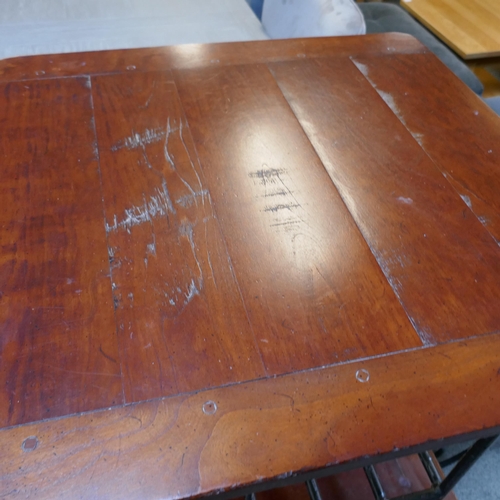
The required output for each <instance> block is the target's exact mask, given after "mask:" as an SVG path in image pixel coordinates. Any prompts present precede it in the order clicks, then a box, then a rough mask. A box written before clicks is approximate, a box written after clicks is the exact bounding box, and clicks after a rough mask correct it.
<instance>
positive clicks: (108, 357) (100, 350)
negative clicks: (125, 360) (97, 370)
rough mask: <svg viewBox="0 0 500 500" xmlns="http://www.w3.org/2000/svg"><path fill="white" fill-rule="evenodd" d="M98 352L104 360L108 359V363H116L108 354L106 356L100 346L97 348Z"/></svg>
mask: <svg viewBox="0 0 500 500" xmlns="http://www.w3.org/2000/svg"><path fill="white" fill-rule="evenodd" d="M99 352H100V353H101V354H102V355H103V356H104V357H105V358H106V359H109V360H110V361H112V362H113V363H116V359H114V358H112V357H111V356H110V355H109V354H106V353H105V352H104V351H103V350H102V346H99Z"/></svg>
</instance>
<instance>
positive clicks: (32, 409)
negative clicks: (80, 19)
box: [0, 34, 500, 500]
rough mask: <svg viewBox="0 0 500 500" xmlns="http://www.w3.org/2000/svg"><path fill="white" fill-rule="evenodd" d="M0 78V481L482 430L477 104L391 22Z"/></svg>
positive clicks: (171, 475)
mask: <svg viewBox="0 0 500 500" xmlns="http://www.w3.org/2000/svg"><path fill="white" fill-rule="evenodd" d="M0 82H1V83H0V85H1V92H0V110H1V111H0V116H1V119H0V158H1V166H2V168H1V170H0V193H1V200H2V211H1V215H0V217H1V219H0V220H1V223H0V238H1V239H0V251H1V253H0V290H1V292H0V346H1V365H0V382H1V383H0V387H1V392H0V424H1V428H2V430H0V447H1V449H2V461H1V463H0V496H1V497H2V498H18V497H19V498H20V497H23V498H24V497H25V496H30V495H31V496H36V498H47V499H54V498H59V497H64V498H89V499H90V498H120V499H141V500H144V499H156V498H181V497H186V496H196V495H203V494H207V493H213V492H220V491H224V490H225V491H231V490H234V489H236V488H238V487H242V486H248V485H254V484H256V483H261V482H265V481H266V480H272V479H279V478H282V477H287V476H289V475H292V474H295V473H297V472H299V471H301V472H304V471H314V470H317V469H319V468H323V467H337V468H342V467H344V468H348V467H353V466H355V465H360V464H361V465H362V464H363V463H365V462H366V461H368V460H369V461H373V460H379V459H380V458H384V457H387V456H397V455H398V454H405V453H409V452H410V451H414V450H418V449H422V448H426V447H430V446H432V445H433V444H436V441H438V440H443V439H444V440H445V441H451V440H454V439H462V438H464V437H467V436H468V437H471V436H484V435H489V434H492V433H495V432H498V430H499V428H500V427H499V426H500V404H499V402H500V396H499V395H500V334H499V330H500V307H499V300H500V247H499V241H500V196H498V194H499V192H500V168H499V165H500V147H499V144H500V120H499V119H498V117H497V116H496V115H495V114H494V113H493V112H492V111H491V110H490V109H489V108H488V107H487V106H486V105H485V104H483V102H482V101H481V100H480V99H479V98H478V97H477V96H476V95H475V94H473V93H472V92H471V91H470V90H469V89H467V88H466V87H465V85H463V84H462V83H461V82H460V81H459V80H458V79H457V78H456V77H455V76H454V75H453V74H452V73H451V72H449V71H448V70H447V69H446V68H445V67H444V66H443V65H442V64H441V63H440V62H439V61H438V60H437V59H436V58H435V57H434V55H432V54H431V53H429V52H428V51H427V50H426V49H425V48H424V47H423V46H422V45H420V44H419V43H418V42H417V41H416V40H415V39H413V38H411V37H409V36H406V35H398V34H390V35H371V36H366V37H346V38H332V39H328V38H324V39H308V40H288V41H286V40H285V41H265V42H253V43H237V44H219V45H191V46H179V47H170V48H157V49H144V50H142V49H141V50H129V51H125V50H124V51H112V52H100V53H99V52H97V53H86V54H67V55H55V56H38V57H30V58H20V59H14V60H6V61H3V62H1V63H0Z"/></svg>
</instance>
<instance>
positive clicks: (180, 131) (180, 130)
mask: <svg viewBox="0 0 500 500" xmlns="http://www.w3.org/2000/svg"><path fill="white" fill-rule="evenodd" d="M183 128H184V125H183V124H182V120H181V123H180V127H179V136H180V138H181V142H182V145H183V146H184V149H185V150H186V153H187V155H188V158H189V163H190V164H191V168H192V169H193V172H194V174H195V175H196V179H198V185H199V187H200V190H201V191H200V192H203V184H202V183H201V179H200V176H199V175H198V172H197V171H196V168H195V166H194V163H193V160H192V159H191V155H190V154H189V150H188V148H187V146H186V143H185V142H184V136H183V135H182V130H183ZM201 202H202V204H203V205H205V197H204V196H202V197H201Z"/></svg>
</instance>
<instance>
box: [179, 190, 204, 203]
mask: <svg viewBox="0 0 500 500" xmlns="http://www.w3.org/2000/svg"><path fill="white" fill-rule="evenodd" d="M208 194H209V193H208V189H203V190H201V191H196V192H195V191H193V192H192V193H191V194H186V195H184V196H181V197H180V198H178V199H177V200H175V203H177V205H181V206H182V207H184V208H189V207H190V206H192V205H193V203H195V204H196V198H200V197H201V198H204V197H205V196H208Z"/></svg>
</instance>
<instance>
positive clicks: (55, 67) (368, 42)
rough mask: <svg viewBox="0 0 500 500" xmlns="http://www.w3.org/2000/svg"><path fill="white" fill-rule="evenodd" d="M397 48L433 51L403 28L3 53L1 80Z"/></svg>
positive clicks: (234, 62) (175, 67)
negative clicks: (375, 32) (400, 30)
mask: <svg viewBox="0 0 500 500" xmlns="http://www.w3.org/2000/svg"><path fill="white" fill-rule="evenodd" d="M394 51H397V52H398V53H409V54H414V53H427V52H429V51H428V49H427V48H426V47H424V46H423V45H422V44H421V43H420V42H418V41H417V40H416V39H415V38H413V37H411V36H409V35H406V34H403V33H386V34H383V35H364V36H351V37H326V38H314V39H313V38H309V39H297V40H272V41H256V42H238V43H216V44H205V45H178V46H174V47H158V48H147V49H128V50H111V51H101V52H84V53H79V54H51V55H47V56H29V57H18V58H13V59H5V60H3V61H0V81H11V80H26V79H37V80H38V79H43V78H53V77H61V76H77V75H92V74H103V73H119V74H123V73H128V72H135V71H163V70H169V69H183V68H184V69H187V68H198V67H206V66H209V67H210V66H212V67H213V66H215V67H219V66H226V65H232V64H256V63H265V62H272V61H282V60H290V59H292V60H296V59H299V60H301V59H303V58H306V57H332V56H336V57H339V56H346V57H347V56H356V55H357V56H361V55H366V56H368V55H378V54H381V53H387V52H394Z"/></svg>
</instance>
